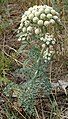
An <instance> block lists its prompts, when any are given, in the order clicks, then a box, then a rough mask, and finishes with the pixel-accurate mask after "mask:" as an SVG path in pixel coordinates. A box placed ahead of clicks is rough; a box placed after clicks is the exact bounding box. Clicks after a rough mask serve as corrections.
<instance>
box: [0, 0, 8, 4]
mask: <svg viewBox="0 0 68 119" xmlns="http://www.w3.org/2000/svg"><path fill="white" fill-rule="evenodd" d="M7 1H8V0H0V3H2V4H3V3H5V2H7Z"/></svg>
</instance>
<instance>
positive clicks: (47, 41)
mask: <svg viewBox="0 0 68 119" xmlns="http://www.w3.org/2000/svg"><path fill="white" fill-rule="evenodd" d="M40 40H41V41H44V42H45V44H46V45H47V46H49V45H54V44H55V43H56V39H55V38H53V35H49V33H46V34H45V38H43V37H41V38H40Z"/></svg>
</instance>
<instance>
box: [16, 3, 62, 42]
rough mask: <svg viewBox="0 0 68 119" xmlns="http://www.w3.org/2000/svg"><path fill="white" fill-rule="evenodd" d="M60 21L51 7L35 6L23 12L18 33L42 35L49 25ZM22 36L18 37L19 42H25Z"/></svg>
mask: <svg viewBox="0 0 68 119" xmlns="http://www.w3.org/2000/svg"><path fill="white" fill-rule="evenodd" d="M57 21H60V19H59V14H58V12H56V11H55V10H54V9H53V8H52V7H50V6H47V5H39V6H37V5H35V6H33V7H30V8H29V9H28V10H27V11H25V12H24V14H23V15H22V19H21V24H20V27H19V29H18V33H20V32H21V33H22V34H27V36H28V35H29V34H35V35H39V34H40V33H41V34H42V32H43V30H42V29H45V28H46V27H48V26H49V25H54V24H55V23H56V22H57ZM23 36H24V35H21V36H20V37H19V39H18V40H19V41H20V40H25V38H23Z"/></svg>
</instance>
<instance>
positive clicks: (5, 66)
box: [0, 52, 12, 74]
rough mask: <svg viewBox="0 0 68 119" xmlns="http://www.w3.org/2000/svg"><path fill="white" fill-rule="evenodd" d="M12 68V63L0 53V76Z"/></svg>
mask: <svg viewBox="0 0 68 119" xmlns="http://www.w3.org/2000/svg"><path fill="white" fill-rule="evenodd" d="M11 67H12V61H11V60H10V59H9V58H7V56H5V55H4V56H3V53H2V52H0V74H2V73H3V71H8V70H9V69H11Z"/></svg>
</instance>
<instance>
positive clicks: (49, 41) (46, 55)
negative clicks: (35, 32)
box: [40, 33, 56, 62]
mask: <svg viewBox="0 0 68 119" xmlns="http://www.w3.org/2000/svg"><path fill="white" fill-rule="evenodd" d="M40 39H41V40H42V41H44V44H42V48H44V49H45V46H47V48H46V50H45V51H44V52H43V59H44V61H45V62H48V61H50V60H51V58H52V55H53V54H54V49H53V45H55V43H56V39H55V38H53V35H50V34H49V33H47V34H46V35H45V38H43V37H42V38H40Z"/></svg>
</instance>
